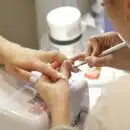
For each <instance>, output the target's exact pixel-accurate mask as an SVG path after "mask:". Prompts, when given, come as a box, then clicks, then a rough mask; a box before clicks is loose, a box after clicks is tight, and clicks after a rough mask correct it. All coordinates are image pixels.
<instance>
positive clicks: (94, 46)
mask: <svg viewBox="0 0 130 130" xmlns="http://www.w3.org/2000/svg"><path fill="white" fill-rule="evenodd" d="M99 54H100V44H99V43H98V41H97V39H96V38H91V39H90V40H89V41H88V49H87V52H86V57H88V56H97V55H99Z"/></svg>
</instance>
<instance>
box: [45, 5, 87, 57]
mask: <svg viewBox="0 0 130 130" xmlns="http://www.w3.org/2000/svg"><path fill="white" fill-rule="evenodd" d="M47 23H48V27H49V33H48V40H49V42H47V43H46V44H48V45H45V46H44V50H57V51H60V52H62V53H63V54H65V55H66V56H67V57H73V56H75V55H77V54H79V53H80V52H83V51H84V47H83V44H82V42H81V41H82V25H81V13H80V11H79V10H78V9H77V8H75V7H68V6H65V7H60V8H56V9H54V10H52V11H50V12H49V13H48V15H47Z"/></svg>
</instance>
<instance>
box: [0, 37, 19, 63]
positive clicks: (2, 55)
mask: <svg viewBox="0 0 130 130" xmlns="http://www.w3.org/2000/svg"><path fill="white" fill-rule="evenodd" d="M18 47H20V45H18V44H15V43H12V42H10V41H8V40H6V39H5V38H3V37H2V36H0V63H1V64H4V63H5V62H6V61H8V57H11V55H12V52H13V51H15V50H16V48H18ZM13 48H14V49H13Z"/></svg>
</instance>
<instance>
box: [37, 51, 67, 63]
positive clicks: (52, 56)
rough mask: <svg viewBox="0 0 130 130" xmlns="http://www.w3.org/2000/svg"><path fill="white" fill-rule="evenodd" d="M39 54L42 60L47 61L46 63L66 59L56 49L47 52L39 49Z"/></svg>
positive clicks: (60, 61)
mask: <svg viewBox="0 0 130 130" xmlns="http://www.w3.org/2000/svg"><path fill="white" fill-rule="evenodd" d="M39 56H40V59H41V60H42V61H44V62H47V63H48V62H49V63H51V62H54V61H57V62H59V63H62V62H63V61H64V60H66V59H67V58H66V57H65V56H64V55H63V54H61V53H60V52H56V51H49V52H43V51H40V52H39Z"/></svg>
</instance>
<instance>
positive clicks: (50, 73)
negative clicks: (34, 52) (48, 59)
mask: <svg viewBox="0 0 130 130" xmlns="http://www.w3.org/2000/svg"><path fill="white" fill-rule="evenodd" d="M19 66H20V67H21V68H22V69H25V70H28V69H29V71H38V72H41V73H43V74H44V75H45V76H47V77H49V78H51V79H52V80H54V81H56V80H58V79H59V78H60V76H59V75H58V73H57V71H56V70H54V69H53V68H52V67H51V66H50V65H48V64H46V63H43V62H42V61H40V60H35V61H33V62H32V61H29V62H28V63H25V62H24V63H23V64H20V65H19Z"/></svg>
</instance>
